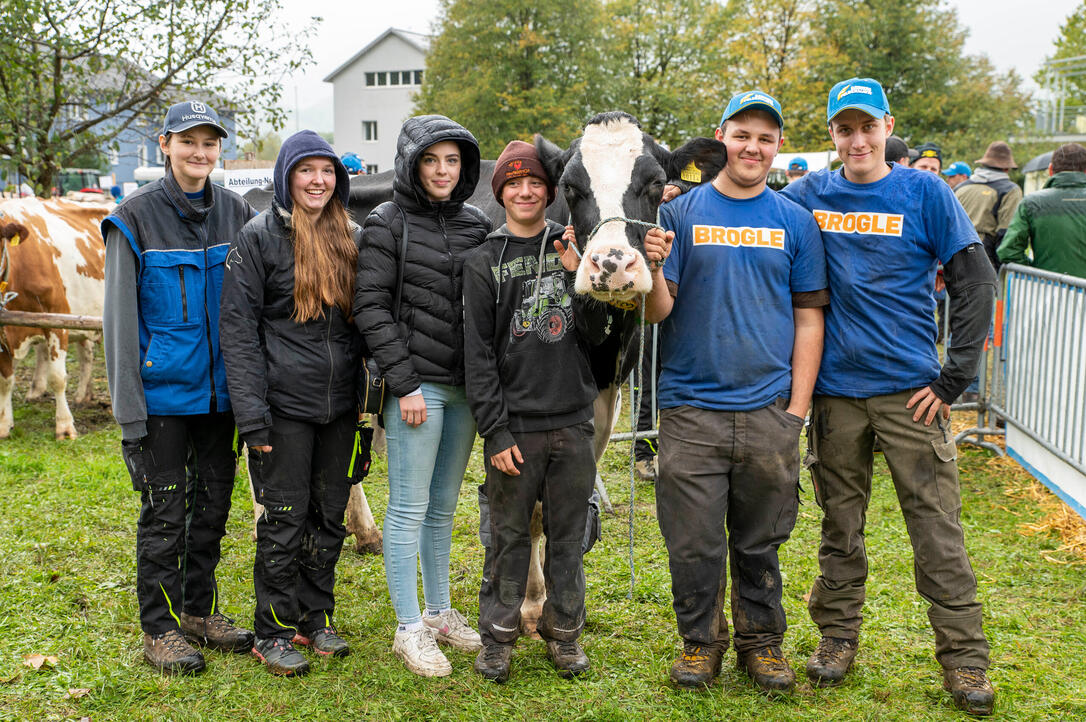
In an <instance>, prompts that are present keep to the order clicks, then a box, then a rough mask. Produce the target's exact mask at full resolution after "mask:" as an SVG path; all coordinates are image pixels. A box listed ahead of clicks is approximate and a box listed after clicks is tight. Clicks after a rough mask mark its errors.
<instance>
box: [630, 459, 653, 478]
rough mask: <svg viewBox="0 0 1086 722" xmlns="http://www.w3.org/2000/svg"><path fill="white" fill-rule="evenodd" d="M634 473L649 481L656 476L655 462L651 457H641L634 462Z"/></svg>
mask: <svg viewBox="0 0 1086 722" xmlns="http://www.w3.org/2000/svg"><path fill="white" fill-rule="evenodd" d="M634 473H635V474H637V478H638V479H644V480H646V481H651V480H652V479H655V478H656V464H655V463H654V461H653V460H652V459H641V460H640V461H637V462H635V463H634Z"/></svg>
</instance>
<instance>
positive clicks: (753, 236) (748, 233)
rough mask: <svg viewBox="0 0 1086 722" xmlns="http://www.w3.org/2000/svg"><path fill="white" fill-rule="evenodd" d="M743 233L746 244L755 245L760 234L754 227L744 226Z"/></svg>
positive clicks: (744, 243)
mask: <svg viewBox="0 0 1086 722" xmlns="http://www.w3.org/2000/svg"><path fill="white" fill-rule="evenodd" d="M741 233H742V241H743V245H744V246H753V245H754V241H755V240H757V238H758V235H759V234H758V233H757V232H756V231H755V230H754V229H753V228H744V229H742V231H741Z"/></svg>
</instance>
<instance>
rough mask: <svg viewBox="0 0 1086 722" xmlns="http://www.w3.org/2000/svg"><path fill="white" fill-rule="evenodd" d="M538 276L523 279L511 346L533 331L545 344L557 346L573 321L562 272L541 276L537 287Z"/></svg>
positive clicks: (513, 324) (511, 326)
mask: <svg viewBox="0 0 1086 722" xmlns="http://www.w3.org/2000/svg"><path fill="white" fill-rule="evenodd" d="M536 285H537V284H536V279H535V277H528V278H526V279H525V280H524V286H523V288H522V292H521V302H520V308H518V309H517V310H515V311H513V320H512V323H511V324H510V332H511V333H512V335H513V338H512V343H514V344H515V343H517V342H518V341H520V340H521V339H522V338H524V337H525V336H526V335H528V334H529V333H530V332H535V335H536V336H537V337H538V338H539V340H540V341H542V342H544V343H555V342H557V341H559V340H560V339H561V338H562V337H563V336H565V335H566V329H567V328H568V327H569V324H570V323H572V322H573V309H572V308H571V307H570V306H571V299H570V295H569V292H568V291H567V290H566V282H565V279H564V278H563V277H562V274H561V273H551V274H547V275H545V276H542V277H540V279H539V283H538V286H539V287H538V288H537V287H536Z"/></svg>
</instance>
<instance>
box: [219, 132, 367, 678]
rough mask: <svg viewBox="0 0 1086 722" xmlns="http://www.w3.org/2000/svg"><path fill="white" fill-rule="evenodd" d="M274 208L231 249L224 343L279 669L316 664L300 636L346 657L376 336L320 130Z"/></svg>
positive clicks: (299, 155) (292, 141)
mask: <svg viewBox="0 0 1086 722" xmlns="http://www.w3.org/2000/svg"><path fill="white" fill-rule="evenodd" d="M274 187H275V197H274V200H273V202H272V206H271V208H269V209H268V210H266V211H264V212H263V213H261V214H260V215H259V216H257V217H256V218H254V219H253V220H252V221H251V222H250V223H249V224H248V225H246V226H245V228H244V229H242V231H241V233H240V234H239V236H238V239H237V242H236V243H235V244H234V245H233V246H232V247H231V248H230V253H229V254H228V255H227V258H226V278H225V281H224V283H223V294H222V346H223V356H224V357H225V358H226V375H227V381H228V382H229V385H230V393H231V396H232V398H233V399H234V408H235V416H236V418H237V424H238V433H239V434H240V435H241V438H242V440H244V441H245V443H246V445H247V446H248V447H249V452H250V453H249V474H250V475H251V477H252V481H253V490H254V493H255V495H256V500H257V501H258V502H260V503H261V504H263V505H264V514H263V515H261V517H260V518H259V519H258V520H257V542H256V561H255V564H254V566H253V581H254V584H255V587H256V625H255V631H256V643H255V646H254V647H253V654H254V655H256V657H258V658H259V659H260V660H261V661H262V662H264V664H266V665H267V666H268V669H269V670H270V671H271V672H272V673H273V674H277V675H284V676H298V675H302V674H305V673H306V672H307V671H309V663H308V662H307V661H306V658H305V657H304V656H303V655H302V654H301V653H300V652H299V651H298V650H297V649H296V648H295V646H294V645H295V644H298V645H301V646H305V647H309V648H310V649H311V650H312V651H313V652H315V653H317V654H318V655H321V656H335V657H342V656H345V655H346V654H348V652H349V646H348V644H347V641H346V640H345V639H343V637H341V636H340V635H339V633H338V632H337V631H336V628H335V626H334V625H333V623H332V617H333V612H334V608H335V598H334V595H333V588H334V586H335V567H336V562H337V561H338V559H339V553H340V549H341V548H342V546H343V539H344V537H345V536H346V529H345V528H344V526H343V514H344V511H345V510H346V508H347V499H348V496H349V495H350V488H351V483H352V481H353V480H352V479H351V478H350V477H349V476H348V473H349V470H351V469H352V468H353V467H362V466H363V465H362V464H356V465H352V463H351V462H352V454H353V452H354V450H355V431H356V424H357V420H358V406H357V400H356V397H355V386H356V383H357V374H358V367H359V363H360V362H361V358H362V339H361V337H360V335H359V333H358V331H357V330H356V329H355V327H354V325H353V324H352V323H351V302H352V299H353V297H354V271H355V267H356V261H357V257H358V243H359V240H360V237H361V231H360V229H359V228H358V226H357V225H355V224H354V223H353V222H352V221H351V220H350V218H349V216H348V214H347V209H346V205H347V199H348V192H349V185H348V175H347V170H346V168H344V167H343V164H342V163H341V162H340V160H339V158H338V157H336V154H335V151H333V150H332V147H331V146H330V145H328V143H327V142H325V141H324V139H323V138H321V137H320V136H319V135H317V134H316V133H314V132H312V131H308V130H304V131H301V132H299V133H295V134H294V135H292V136H291V137H290V138H288V139H287V140H286V141H285V142H284V143H283V147H282V149H281V150H280V151H279V156H278V158H277V159H276V162H275V174H274Z"/></svg>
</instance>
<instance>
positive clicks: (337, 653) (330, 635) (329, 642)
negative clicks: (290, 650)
mask: <svg viewBox="0 0 1086 722" xmlns="http://www.w3.org/2000/svg"><path fill="white" fill-rule="evenodd" d="M291 641H292V642H293V643H294V644H300V645H302V646H303V647H309V648H310V649H312V650H313V651H314V652H316V653H317V654H319V655H321V656H322V657H329V656H331V657H346V656H347V655H348V654H350V653H351V647H350V645H349V644H347V640H346V639H344V638H343V637H341V636H339V632H337V631H336V628H335V627H332V626H328V627H321V628H320V629H317V630H315V631H313V632H310V633H309V635H308V636H305V635H301V634H295V635H294V639H292V640H291Z"/></svg>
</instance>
